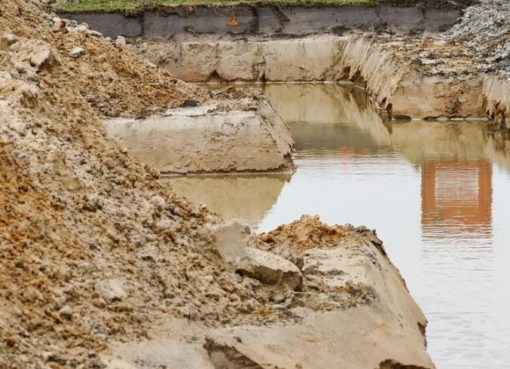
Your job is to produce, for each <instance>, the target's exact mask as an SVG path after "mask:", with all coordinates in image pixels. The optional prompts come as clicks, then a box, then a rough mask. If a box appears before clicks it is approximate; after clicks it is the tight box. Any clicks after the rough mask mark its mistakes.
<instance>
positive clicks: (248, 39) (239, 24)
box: [70, 1, 510, 125]
mask: <svg viewBox="0 0 510 369" xmlns="http://www.w3.org/2000/svg"><path fill="white" fill-rule="evenodd" d="M467 5H470V4H469V3H461V4H451V6H445V4H434V3H424V4H419V5H417V6H408V5H406V4H404V6H401V7H397V6H395V4H387V3H386V4H379V5H377V6H369V7H363V6H343V7H338V8H327V7H325V8H324V7H320V6H319V7H316V8H308V7H304V8H299V7H289V8H285V7H283V8H273V7H263V6H261V7H258V8H257V7H250V6H245V5H243V6H241V5H240V6H237V7H228V6H227V7H220V8H214V7H208V6H198V7H194V8H192V9H191V10H183V9H184V8H180V7H177V8H172V9H171V10H166V11H165V10H163V9H158V11H157V12H151V11H147V12H145V13H140V14H138V15H136V16H135V18H133V19H128V17H127V16H126V15H122V14H120V13H112V14H104V13H103V14H93V15H87V14H79V15H77V14H74V15H70V16H72V17H77V18H76V19H79V20H84V21H88V22H90V23H92V24H94V25H95V26H96V27H99V29H102V30H103V31H104V32H106V33H107V34H108V35H111V36H112V37H115V36H117V35H126V36H130V37H140V36H141V37H144V42H145V41H147V43H143V42H142V44H140V43H139V44H137V45H136V46H135V49H136V50H137V51H138V52H139V53H142V54H144V55H145V56H147V57H148V58H149V59H150V60H152V61H154V62H155V63H156V64H158V65H160V66H162V67H164V68H166V69H167V70H169V71H170V72H171V73H173V74H175V75H177V76H179V77H180V78H183V79H185V80H189V81H210V80H218V79H219V80H224V81H239V80H242V81H253V80H261V81H325V80H339V79H342V78H349V79H352V80H354V81H355V82H357V83H359V84H361V85H363V86H364V87H365V88H366V89H367V91H368V92H369V93H370V95H371V96H372V97H373V98H374V100H375V101H376V102H377V103H378V104H379V105H380V106H381V107H382V108H384V109H386V110H387V111H388V112H389V113H390V114H392V115H394V116H409V117H413V118H441V117H450V118H452V117H453V118H459V117H481V116H485V115H488V116H490V117H491V118H494V119H497V121H498V122H500V123H501V124H502V125H506V124H507V122H508V120H509V119H508V113H507V111H509V110H510V107H509V106H508V102H507V99H506V94H505V93H503V89H502V88H499V87H498V88H496V86H500V87H501V86H502V85H503V84H505V83H506V82H505V80H504V78H506V77H504V75H505V73H507V72H508V65H509V64H508V54H509V50H507V49H508V47H507V46H508V42H506V41H507V39H508V37H509V27H510V26H509V24H510V23H509V22H508V19H510V17H509V16H508V15H510V10H509V5H508V3H507V2H505V1H482V2H481V3H480V4H477V5H473V6H471V7H469V8H467V9H466V10H465V12H464V13H463V15H462V8H463V7H464V6H467ZM461 15H462V17H461V18H460V20H459V17H460V16H461ZM201 19H207V21H206V22H203V21H201ZM457 21H458V22H457ZM146 22H148V23H147V25H148V26H147V27H145V26H144V25H145V24H146ZM456 22H457V24H456V25H455V26H454V27H452V26H453V25H454V24H455V23H456ZM135 24H136V26H135ZM355 30H363V31H376V32H377V33H373V34H372V35H371V36H367V35H366V32H365V34H364V35H363V36H360V35H359V34H356V32H354V35H353V31H355ZM445 30H448V31H447V32H446V33H437V32H438V31H445ZM348 31H350V34H349V36H346V32H348ZM394 31H404V32H408V33H409V32H410V31H411V32H412V33H416V32H418V34H415V35H414V36H410V35H407V36H406V35H400V36H394V35H391V33H393V32H394ZM421 31H432V32H436V33H435V34H434V33H433V34H428V35H426V36H423V35H422V34H421V33H419V32H421ZM381 32H389V33H390V35H388V34H384V33H381ZM316 33H321V34H323V33H328V34H330V35H329V36H320V37H319V39H317V38H312V39H307V38H303V36H305V35H310V34H316ZM331 34H335V35H338V34H342V35H344V36H336V37H337V38H338V40H337V41H335V42H332V41H331V39H332V37H333V36H331ZM322 37H324V38H322ZM327 38H329V40H327ZM346 39H348V41H346ZM360 39H362V41H359V40H360ZM309 43H316V47H313V46H308V44H309ZM321 43H322V44H321ZM345 44H347V45H349V44H352V45H356V44H357V46H355V47H354V48H353V47H349V46H347V47H346V46H345ZM361 44H362V45H361ZM283 47H288V48H290V49H292V48H296V50H294V51H292V52H289V53H280V54H279V53H278V52H275V51H274V50H273V49H276V50H278V48H283ZM307 48H308V50H307ZM318 48H320V51H319V49H318ZM354 49H357V50H354ZM376 59H379V60H383V61H384V62H383V63H379V65H376V64H377V63H376ZM374 63H376V64H374ZM386 63H388V65H386ZM278 65H280V66H283V65H284V66H285V67H278ZM369 65H370V67H369ZM493 75H497V76H502V75H503V77H497V78H496V79H493V77H492V76H493ZM381 81H384V83H385V87H382V86H381ZM484 86H485V87H484ZM425 97H426V98H425ZM430 97H433V99H432V101H429V99H430Z"/></svg>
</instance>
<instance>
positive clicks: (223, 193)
mask: <svg viewBox="0 0 510 369" xmlns="http://www.w3.org/2000/svg"><path fill="white" fill-rule="evenodd" d="M290 177H291V176H290V174H274V175H270V176H261V175H257V176H255V175H246V176H210V177H209V176H207V177H203V176H195V177H166V178H163V179H162V181H163V182H165V183H167V184H169V185H170V186H171V187H172V188H173V189H174V190H175V191H176V192H178V193H181V194H185V196H186V197H187V198H188V199H189V200H191V201H193V202H195V203H202V204H206V205H207V206H208V207H209V208H210V209H212V210H214V211H215V212H217V213H219V214H222V215H223V216H224V217H225V218H226V219H242V220H243V221H244V222H245V223H247V224H249V225H250V226H256V225H257V224H258V223H259V222H260V219H262V218H263V217H264V215H265V214H266V213H267V212H268V211H269V210H270V209H271V207H272V206H273V204H274V203H275V202H276V200H277V199H278V196H279V195H280V192H281V190H282V188H283V186H284V185H285V183H287V182H288V181H289V180H290Z"/></svg>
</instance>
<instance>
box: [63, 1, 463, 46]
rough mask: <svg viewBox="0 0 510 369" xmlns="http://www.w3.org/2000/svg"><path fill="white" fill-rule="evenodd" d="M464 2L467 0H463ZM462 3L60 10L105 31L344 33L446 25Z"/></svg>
mask: <svg viewBox="0 0 510 369" xmlns="http://www.w3.org/2000/svg"><path fill="white" fill-rule="evenodd" d="M463 3H470V1H464V2H463ZM464 6H465V5H461V4H457V3H454V2H447V1H411V2H409V3H405V2H399V1H384V2H382V3H381V4H377V5H370V4H359V5H342V4H340V5H339V6H334V5H330V6H328V5H318V6H306V5H305V6H299V5H291V6H286V5H284V4H281V5H278V6H276V5H274V6H268V5H264V4H259V5H257V4H254V5H249V4H239V5H224V6H208V5H193V6H188V5H184V6H168V7H160V8H159V9H148V10H144V9H143V8H140V9H139V10H135V11H129V12H125V13H122V12H110V13H104V12H95V13H86V12H79V13H65V12H63V13H61V15H62V17H65V18H70V19H75V20H77V21H78V22H84V23H87V24H89V25H90V26H91V27H92V28H93V29H97V30H100V31H101V32H102V33H104V35H105V36H108V37H112V38H115V37H117V36H119V35H120V36H125V37H148V38H152V37H158V38H167V39H171V38H174V39H178V38H180V37H182V36H186V35H190V34H195V35H202V34H207V35H212V34H214V35H228V34H238V35H247V34H251V35H254V34H259V35H267V34H278V35H280V36H283V37H288V36H291V37H295V36H303V35H310V34H322V33H342V32H344V31H345V30H348V29H363V30H369V29H371V30H379V31H402V30H403V31H427V32H438V31H445V30H447V29H449V28H450V27H451V26H453V25H454V24H455V22H456V21H457V19H458V18H459V17H460V15H461V12H462V8H463V7H464Z"/></svg>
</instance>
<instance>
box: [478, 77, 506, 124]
mask: <svg viewBox="0 0 510 369" xmlns="http://www.w3.org/2000/svg"><path fill="white" fill-rule="evenodd" d="M483 93H484V97H485V105H486V109H487V112H488V113H489V115H490V116H491V118H492V119H494V120H495V121H496V122H498V123H499V124H501V125H502V126H504V127H506V128H510V80H509V79H506V78H497V77H488V78H486V79H485V80H484V84H483Z"/></svg>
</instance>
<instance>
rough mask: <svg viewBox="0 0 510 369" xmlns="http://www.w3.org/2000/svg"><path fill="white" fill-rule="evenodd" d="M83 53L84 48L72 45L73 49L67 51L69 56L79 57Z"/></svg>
mask: <svg viewBox="0 0 510 369" xmlns="http://www.w3.org/2000/svg"><path fill="white" fill-rule="evenodd" d="M83 54H85V50H84V49H82V48H81V47H73V49H72V50H71V51H70V52H69V56H70V57H71V58H79V57H80V56H82V55H83Z"/></svg>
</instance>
